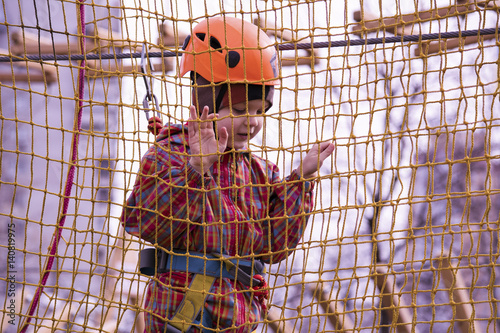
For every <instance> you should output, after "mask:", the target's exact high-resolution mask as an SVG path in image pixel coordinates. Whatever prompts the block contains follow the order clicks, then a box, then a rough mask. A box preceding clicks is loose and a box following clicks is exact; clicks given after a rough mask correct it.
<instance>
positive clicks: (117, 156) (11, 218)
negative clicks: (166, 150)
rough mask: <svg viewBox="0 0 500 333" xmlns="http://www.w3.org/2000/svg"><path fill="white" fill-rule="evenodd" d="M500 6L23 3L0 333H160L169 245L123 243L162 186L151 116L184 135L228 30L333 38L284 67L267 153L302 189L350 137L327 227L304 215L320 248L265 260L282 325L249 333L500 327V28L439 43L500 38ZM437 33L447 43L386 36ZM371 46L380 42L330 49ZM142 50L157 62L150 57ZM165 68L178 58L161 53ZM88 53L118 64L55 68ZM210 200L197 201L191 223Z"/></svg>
mask: <svg viewBox="0 0 500 333" xmlns="http://www.w3.org/2000/svg"><path fill="white" fill-rule="evenodd" d="M498 6H499V4H498V1H496V2H494V1H484V2H483V1H481V2H479V1H478V2H463V1H460V2H459V1H457V2H454V1H451V0H443V1H441V0H440V1H418V2H414V1H404V0H402V1H393V2H391V1H387V2H378V1H368V2H367V1H360V2H359V3H357V2H352V1H350V2H348V1H346V2H345V3H340V2H335V3H334V2H330V1H292V0H290V1H249V2H240V1H235V0H223V1H206V0H205V1H201V0H200V1H195V0H190V1H179V2H175V1H163V0H157V1H153V0H151V1H145V0H143V1H139V0H122V1H119V0H107V1H104V0H103V1H100V0H96V1H86V2H81V1H70V0H61V1H45V0H17V1H6V0H3V1H2V7H1V10H0V14H1V16H0V51H1V52H0V53H1V54H0V55H1V56H2V57H8V60H9V61H3V62H1V63H0V82H1V83H0V98H1V113H0V155H1V164H0V165H1V178H0V220H1V221H2V223H1V225H2V228H3V229H2V233H1V235H2V236H1V237H0V256H1V258H2V261H3V263H4V264H2V265H0V271H1V274H0V294H1V295H2V298H0V300H3V302H2V303H3V306H2V308H3V309H2V310H0V323H1V328H2V331H3V332H17V331H21V330H24V331H28V332H57V331H69V332H143V331H144V330H145V329H146V330H148V329H149V330H150V328H151V327H150V326H148V323H146V322H145V319H144V313H145V312H147V311H151V310H147V307H146V305H145V297H146V293H147V289H146V288H147V284H148V281H149V280H150V277H148V276H146V275H143V274H140V273H139V260H138V258H139V252H140V251H141V250H143V249H145V248H150V247H151V246H152V244H151V243H150V242H147V241H145V240H143V239H141V238H138V237H133V236H131V235H130V234H128V233H127V232H125V231H124V229H123V226H122V225H121V223H120V216H121V214H122V211H123V209H124V207H126V200H127V198H128V197H129V195H130V193H131V191H132V189H133V187H134V183H135V182H136V179H137V178H138V177H140V176H141V175H142V174H141V173H140V171H139V170H140V167H141V159H142V157H143V156H144V154H145V153H146V152H147V151H148V149H149V148H150V147H154V146H155V135H154V134H153V133H151V132H150V131H149V130H148V118H151V116H155V115H157V116H159V118H160V117H161V118H162V121H163V124H184V123H186V122H187V120H188V118H189V116H190V115H189V106H190V105H191V103H192V102H191V88H192V83H191V81H190V79H189V75H185V76H180V75H179V66H180V59H181V55H182V53H183V51H182V48H181V47H182V45H183V42H184V39H185V37H186V36H188V35H191V34H192V29H193V27H194V26H195V25H196V23H198V22H200V21H201V20H202V19H204V18H206V17H209V16H216V15H221V14H222V15H225V16H227V17H237V18H241V19H245V20H247V21H250V22H254V23H255V24H256V25H259V26H260V27H261V28H262V29H263V30H264V31H265V32H266V33H267V34H268V35H269V36H270V38H271V39H272V40H273V42H274V43H275V45H276V47H277V49H279V47H280V46H281V45H284V44H290V43H291V44H292V45H294V44H295V45H296V44H298V43H310V44H311V45H313V44H312V43H314V42H327V43H326V45H327V46H326V47H321V48H315V47H311V48H306V49H300V50H299V49H298V48H297V49H293V48H292V49H287V50H279V51H278V59H279V62H280V67H279V73H278V74H279V85H278V86H276V90H275V93H274V102H273V106H272V108H271V109H270V110H269V111H267V112H266V113H265V114H264V115H263V128H262V131H261V134H260V135H258V136H256V137H255V138H254V139H252V140H251V141H250V144H249V148H250V150H251V151H252V153H253V154H255V156H257V157H259V158H262V159H265V160H268V161H269V162H271V163H274V164H276V165H277V166H278V168H279V170H280V176H281V178H283V179H285V181H284V184H285V186H293V184H294V183H297V182H304V180H303V179H302V180H300V179H299V180H287V179H286V178H285V177H286V176H287V175H290V174H291V173H292V171H293V170H295V169H296V168H300V165H301V160H302V159H303V157H304V156H305V154H306V152H307V151H308V150H310V149H311V148H312V146H313V144H315V143H317V142H320V141H332V140H333V142H334V143H335V150H334V152H333V154H332V156H331V157H329V158H327V159H326V160H325V162H324V164H323V165H322V167H321V169H320V170H319V173H318V174H317V176H315V178H314V179H312V182H311V184H313V185H314V190H313V192H312V193H313V194H312V199H313V202H314V205H313V206H312V208H311V211H310V212H306V213H304V211H302V212H301V213H300V212H299V213H297V215H295V216H291V218H294V217H297V216H298V217H300V219H302V221H303V223H302V226H303V227H304V230H303V233H302V234H301V235H300V241H299V242H298V244H297V245H294V246H292V247H288V246H287V245H286V244H285V245H284V246H283V247H282V248H281V250H280V251H277V252H276V253H267V255H270V256H276V257H280V258H281V257H282V259H283V260H281V261H279V262H276V263H275V264H273V265H266V266H267V267H266V268H267V274H266V275H265V280H266V282H267V285H268V291H269V298H268V299H267V300H266V301H265V303H266V306H267V311H263V312H262V318H261V319H259V318H257V321H258V326H257V327H256V328H255V327H253V325H252V323H251V322H248V323H247V324H246V325H242V326H239V327H238V329H239V330H240V331H250V330H257V331H259V332H260V331H262V332H309V331H314V332H319V331H322V332H334V331H341V330H344V331H352V332H365V331H366V332H368V331H370V332H410V331H412V332H426V331H432V330H435V331H439V332H441V331H455V330H456V331H459V332H466V331H476V332H498V331H499V330H500V321H499V308H498V300H499V299H500V291H499V290H500V289H499V288H500V282H499V281H500V279H499V278H498V274H500V266H499V265H500V261H499V240H498V238H499V225H498V222H499V214H500V182H499V180H498V177H496V176H495V175H497V174H498V173H499V172H500V150H499V147H500V136H496V135H495V133H496V131H499V130H500V128H499V127H500V111H499V110H500V105H499V104H500V100H499V94H500V85H499V84H500V69H499V65H500V62H499V45H500V44H499V42H500V41H499V37H498V30H497V31H496V32H495V33H494V34H491V33H490V34H488V35H482V34H481V33H480V32H478V33H477V34H476V35H472V36H467V37H461V38H442V37H440V36H441V35H439V34H443V33H446V32H459V35H460V32H465V31H471V30H478V31H479V30H480V29H488V28H490V29H491V28H497V27H498V25H499V7H498ZM83 11H84V13H85V15H84V16H83V15H82V14H83ZM82 18H84V20H83V21H82V22H80V21H81V19H82ZM423 34H438V35H437V37H436V38H435V39H433V40H426V41H423V40H419V39H416V40H415V41H410V42H407V41H405V42H396V43H394V42H391V43H387V42H385V39H386V38H389V37H391V38H392V37H395V36H401V38H403V37H404V36H408V35H415V36H420V35H423ZM367 38H380V40H379V42H378V43H375V44H368V43H366V44H364V45H363V44H362V43H361V45H349V44H344V45H343V46H340V47H335V46H333V44H328V42H334V41H352V40H359V39H367ZM83 41H85V44H84V43H82V42H83ZM328 45H330V46H328ZM141 51H145V52H142V54H143V58H142V60H141V58H140V57H136V56H135V55H137V54H141ZM153 52H163V53H162V54H163V56H160V57H149V56H148V55H149V54H150V53H151V54H152V53H153ZM165 52H171V53H172V54H173V56H166V55H165ZM80 54H87V55H102V58H101V59H98V60H95V59H93V60H88V61H82V62H80V61H69V60H54V59H56V58H55V57H56V56H57V55H65V56H74V55H80ZM110 54H111V55H116V56H115V57H114V58H111V59H109V57H107V56H105V55H110ZM120 54H128V55H129V56H128V57H119V56H118V55H120ZM29 56H39V58H38V59H44V58H43V57H42V56H53V58H52V60H30V59H32V58H28V57H29ZM257 70H258V69H257ZM79 73H80V74H82V73H84V75H85V76H84V77H83V81H81V82H82V84H83V86H82V87H83V91H80V90H79V82H80V81H79V77H78V75H79ZM80 78H82V77H80ZM148 89H149V90H148ZM148 94H149V96H151V94H154V96H155V97H156V98H157V102H158V108H156V107H155V103H154V102H155V101H154V100H152V99H146V100H147V102H148V103H146V104H144V103H143V101H144V100H145V99H144V98H145V97H144V96H148ZM146 111H148V112H146ZM80 117H81V118H80ZM232 117H233V116H232ZM235 119H236V118H235ZM199 123H201V122H199ZM221 156H222V154H221ZM72 168H74V177H73V179H71V178H70V177H69V173H70V170H71V169H72ZM168 177H169V176H166V179H168ZM68 180H69V181H68ZM219 180H220V179H219ZM67 186H69V188H70V190H71V191H70V192H68V193H66V192H65V191H66V189H67ZM218 186H219V188H222V185H221V184H220V183H219V184H218ZM267 186H268V187H269V188H270V187H271V186H270V185H269V184H268V185H267ZM185 189H186V191H188V190H190V188H188V187H187V186H186V187H185ZM243 190H244V189H243V188H242V187H240V186H239V185H238V184H235V183H233V184H232V185H231V186H230V188H229V191H233V192H232V193H238V191H243ZM235 195H236V194H235ZM65 203H67V209H66V210H64V207H65ZM164 204H165V205H170V204H171V202H170V203H169V202H165V203H164ZM196 204H198V203H196V202H190V201H189V199H188V206H187V210H188V212H189V210H190V209H191V210H192V211H194V209H195V208H194V207H196ZM250 204H253V202H250ZM252 209H253V210H258V207H253V208H252ZM151 213H152V214H157V215H158V211H157V210H152V211H151ZM193 214H194V213H193ZM256 216H257V213H256ZM259 216H260V215H259ZM306 217H307V218H306ZM61 219H65V223H64V224H61V223H60V221H61ZM306 219H307V220H308V222H307V225H306V224H305V220H306ZM269 221H271V222H270V223H272V221H274V219H273V217H272V216H271V217H267V219H266V218H263V219H255V220H252V221H251V223H260V224H265V223H268V222H269ZM182 222H183V223H185V224H187V225H189V226H190V227H189V228H191V226H192V227H193V228H194V227H196V226H200V225H203V224H202V222H203V221H198V222H197V221H191V220H190V219H188V218H186V219H184V220H182ZM219 222H221V223H229V222H228V221H219ZM240 222H241V221H240ZM246 222H249V221H246ZM200 223H201V224H200ZM233 223H236V222H234V221H233ZM238 223H239V222H238ZM216 224H217V223H216ZM236 224H237V223H236ZM287 228H288V227H287ZM287 228H285V229H286V230H285V232H289V233H291V232H292V231H291V229H292V227H291V226H290V229H287ZM249 237H251V236H249ZM240 239H245V238H241V237H240ZM55 240H56V241H55ZM54 241H55V243H54ZM54 246H56V249H54ZM163 249H164V250H167V251H172V250H174V249H173V248H168V247H165V246H163ZM185 255H187V254H186V253H185ZM261 255H262V253H253V254H252V255H250V256H247V259H248V258H250V259H252V258H254V259H255V258H260V257H259V256H261ZM237 257H238V256H237V255H235V256H234V258H232V259H235V258H236V259H237ZM51 258H52V259H51ZM49 260H53V264H52V265H51V266H48V265H47V263H48V262H49ZM44 274H47V279H46V281H45V282H44V281H43V276H44ZM205 291H207V290H205ZM207 292H208V291H207ZM37 293H38V294H37ZM37 295H38V296H39V297H36V296H37ZM35 299H36V301H35ZM30 310H31V313H30ZM233 328H235V329H236V326H234V327H233Z"/></svg>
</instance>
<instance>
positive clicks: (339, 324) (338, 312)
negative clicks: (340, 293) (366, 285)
mask: <svg viewBox="0 0 500 333" xmlns="http://www.w3.org/2000/svg"><path fill="white" fill-rule="evenodd" d="M310 291H311V293H312V294H313V297H314V298H316V299H317V300H318V303H319V305H320V306H321V308H322V309H323V311H324V312H325V314H326V315H327V317H328V320H329V321H330V323H331V324H332V326H333V327H334V328H335V332H354V324H353V322H352V321H351V319H350V318H349V316H348V315H347V314H346V313H345V308H344V304H343V303H342V302H340V301H337V300H332V299H330V298H329V297H328V292H325V291H324V290H323V288H322V287H321V286H319V285H318V286H317V287H311V289H310Z"/></svg>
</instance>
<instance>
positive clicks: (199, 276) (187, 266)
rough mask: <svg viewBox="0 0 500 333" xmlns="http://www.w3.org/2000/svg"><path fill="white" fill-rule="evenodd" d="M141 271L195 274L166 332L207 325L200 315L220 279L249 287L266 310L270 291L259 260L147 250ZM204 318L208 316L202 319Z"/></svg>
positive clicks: (142, 253) (176, 331)
mask: <svg viewBox="0 0 500 333" xmlns="http://www.w3.org/2000/svg"><path fill="white" fill-rule="evenodd" d="M140 271H141V273H142V274H146V275H150V276H153V275H155V274H162V273H167V272H170V271H178V272H187V273H193V274H194V275H193V279H192V281H191V284H190V285H189V287H188V288H186V290H185V295H184V298H183V299H182V301H181V304H180V305H179V307H178V309H177V311H176V312H175V314H174V316H173V317H172V318H171V319H170V320H169V321H168V323H167V332H172V333H179V332H185V331H187V330H188V329H189V328H190V327H191V326H192V325H199V324H203V325H204V326H207V324H206V323H205V322H203V320H202V316H201V315H200V314H201V312H202V309H203V308H204V306H205V299H206V298H207V296H208V294H209V292H210V289H211V288H212V286H213V284H214V282H215V280H216V279H218V278H229V279H231V280H233V281H239V282H241V283H242V284H244V285H245V286H248V287H249V292H252V293H253V294H254V296H255V297H257V298H258V299H259V300H260V302H261V303H262V304H263V306H264V308H265V302H264V298H265V299H267V296H268V289H267V283H266V281H265V279H264V278H263V277H262V276H261V274H264V273H265V267H264V264H263V263H262V262H260V261H259V260H247V259H231V258H227V257H225V256H224V255H222V254H206V255H205V254H203V253H197V252H189V253H186V252H180V251H174V252H171V253H167V252H165V251H163V250H161V249H157V248H148V249H145V250H142V251H141V252H140ZM203 317H205V316H203Z"/></svg>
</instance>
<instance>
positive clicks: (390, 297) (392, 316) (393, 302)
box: [373, 265, 418, 333]
mask: <svg viewBox="0 0 500 333" xmlns="http://www.w3.org/2000/svg"><path fill="white" fill-rule="evenodd" d="M387 272H388V267H387V266H383V265H377V267H376V270H375V274H373V280H374V282H375V284H376V285H377V287H378V289H379V290H380V303H381V306H380V308H381V310H382V311H384V312H385V314H387V316H388V317H389V321H390V322H392V323H397V324H395V325H394V324H393V325H394V326H395V327H396V331H397V332H403V333H411V332H415V333H417V332H418V330H417V328H416V327H412V326H413V325H412V322H413V316H412V314H411V312H410V310H409V308H408V307H406V306H405V304H404V302H403V300H402V299H401V298H400V297H398V296H397V294H396V292H395V290H394V287H395V286H396V283H395V280H394V276H393V275H392V274H388V273H387Z"/></svg>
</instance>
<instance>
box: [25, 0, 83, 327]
mask: <svg viewBox="0 0 500 333" xmlns="http://www.w3.org/2000/svg"><path fill="white" fill-rule="evenodd" d="M84 2H85V0H78V11H79V14H80V30H81V31H80V32H81V35H80V48H81V50H82V54H85V36H84V32H85V5H84ZM84 78H85V58H83V59H82V60H81V61H80V69H79V70H78V114H77V121H76V124H75V127H76V129H75V131H74V133H73V139H72V144H71V148H72V149H71V162H70V167H69V170H68V176H67V178H66V186H65V190H64V201H63V209H62V215H61V218H60V220H59V222H58V223H57V225H56V231H55V233H54V236H53V238H52V243H51V245H50V253H49V259H48V260H47V263H46V266H45V269H44V272H43V276H42V279H41V281H40V284H39V285H38V288H37V290H36V293H35V297H34V298H33V301H32V303H31V305H30V309H29V311H28V318H27V319H26V322H25V323H24V325H23V327H22V329H21V330H20V332H21V333H24V332H26V330H27V329H28V326H29V323H30V321H31V318H32V317H33V314H34V312H35V310H36V308H37V307H38V303H39V302H40V295H41V294H42V292H43V289H44V287H45V284H46V283H47V279H48V278H49V274H50V271H51V269H52V265H53V263H54V259H55V255H56V253H57V247H58V245H59V240H60V239H61V233H62V227H63V226H64V222H65V221H66V214H67V212H68V206H69V199H70V195H71V189H72V187H73V179H74V178H75V170H76V163H77V159H78V141H79V138H80V132H81V123H82V108H83V94H84V89H83V85H84Z"/></svg>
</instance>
